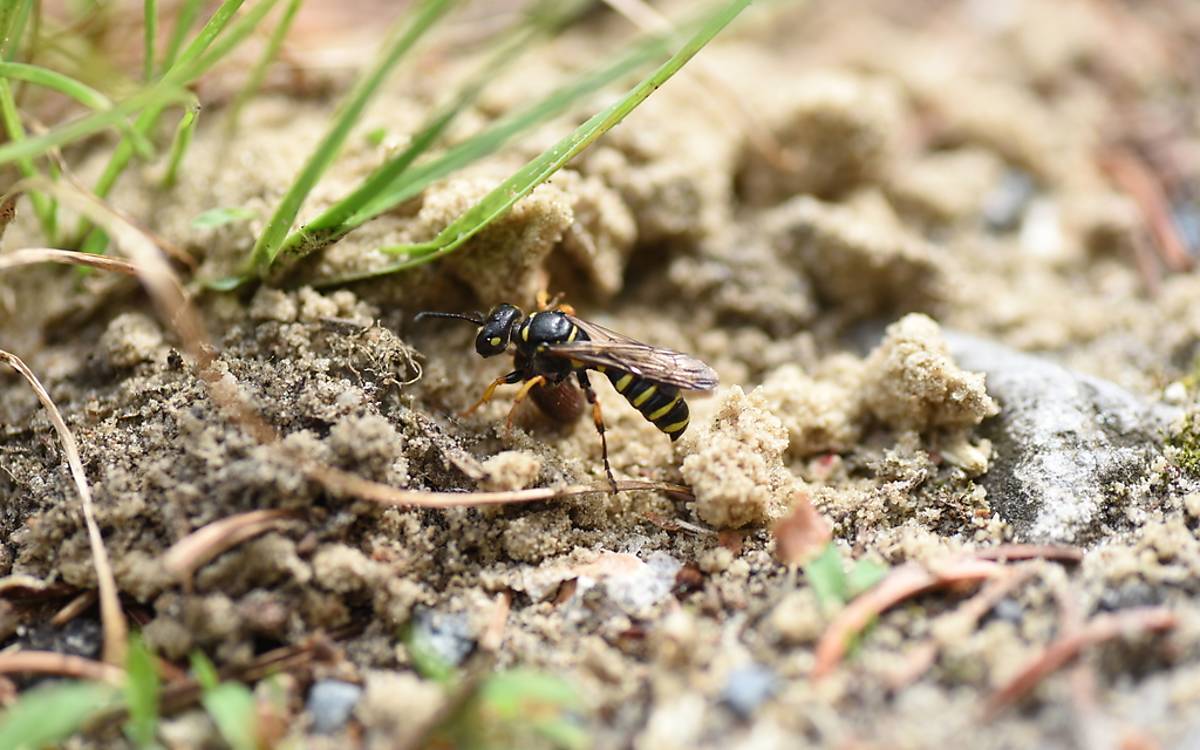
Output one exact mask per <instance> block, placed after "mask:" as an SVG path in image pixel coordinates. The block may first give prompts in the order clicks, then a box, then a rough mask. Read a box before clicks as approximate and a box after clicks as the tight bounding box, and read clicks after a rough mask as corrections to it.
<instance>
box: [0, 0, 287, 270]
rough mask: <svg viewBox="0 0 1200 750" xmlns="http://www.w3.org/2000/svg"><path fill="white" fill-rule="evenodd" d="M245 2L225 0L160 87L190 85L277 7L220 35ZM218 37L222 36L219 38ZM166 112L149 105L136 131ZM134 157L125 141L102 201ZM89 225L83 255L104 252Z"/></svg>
mask: <svg viewBox="0 0 1200 750" xmlns="http://www.w3.org/2000/svg"><path fill="white" fill-rule="evenodd" d="M242 2H243V0H225V2H223V3H222V4H221V6H220V7H219V8H218V9H217V10H216V12H214V13H213V15H212V16H211V17H210V18H209V20H208V22H207V23H205V24H204V26H203V27H202V28H201V29H200V32H199V33H198V34H197V35H196V38H195V39H193V40H192V41H191V43H190V44H188V46H187V48H185V49H184V50H183V52H181V53H180V54H179V56H178V59H177V60H176V62H175V64H174V65H173V66H172V67H171V68H170V69H169V70H168V71H167V72H166V73H164V74H163V77H162V79H161V81H160V84H163V85H176V84H178V85H186V84H187V83H188V82H190V81H192V80H195V79H196V78H198V77H200V76H201V75H202V74H203V73H204V72H205V71H207V70H208V69H209V68H211V67H212V66H213V65H215V64H216V63H217V62H219V61H220V60H222V59H223V58H224V57H225V56H226V55H227V54H228V53H229V52H230V50H232V49H233V48H234V47H235V46H236V45H238V44H240V43H241V42H242V41H243V40H244V39H245V38H246V37H247V36H249V34H250V32H252V31H253V30H254V29H255V27H257V25H258V23H259V22H260V21H261V20H262V18H263V17H264V16H265V15H266V14H267V13H269V12H270V11H271V9H272V8H273V7H274V6H275V3H276V2H277V0H262V1H261V2H259V3H258V4H257V5H255V7H254V8H253V9H251V11H250V12H249V13H247V14H246V15H245V16H244V17H243V18H241V19H239V21H238V22H237V23H235V24H234V25H233V26H232V27H230V29H229V32H228V33H226V34H224V35H223V36H220V35H221V32H223V31H224V30H225V28H226V26H228V25H229V23H230V21H231V20H232V19H233V16H234V14H236V13H237V10H238V8H239V7H241V5H242ZM218 36H220V38H219V39H218ZM214 42H215V43H214ZM210 47H211V49H210ZM165 109H166V105H165V104H160V103H153V104H151V105H149V106H147V107H146V109H144V110H143V111H142V112H140V113H139V114H138V117H137V120H135V122H134V125H133V128H134V130H135V131H137V132H138V133H140V134H143V135H144V134H148V133H150V132H151V131H152V130H153V128H154V126H155V125H156V124H157V123H158V118H159V117H160V116H161V115H162V113H163V111H164V110H165ZM0 150H2V149H0ZM131 156H132V151H131V145H130V143H129V142H128V141H127V140H122V141H121V142H120V143H118V144H117V147H116V149H114V151H113V155H112V157H111V158H110V159H109V163H108V165H107V166H106V167H105V170H104V172H103V174H101V175H100V179H99V180H98V181H97V183H96V186H95V187H94V188H93V192H94V193H95V194H96V195H98V196H100V197H101V198H103V197H106V196H107V195H108V193H109V191H110V190H111V189H112V186H113V185H114V184H115V183H116V180H117V178H118V177H120V175H121V173H122V172H124V171H125V168H126V167H127V166H128V165H129V159H130V157H131ZM88 226H89V225H88V224H87V223H86V222H80V227H79V232H78V234H80V235H84V234H85V233H87V236H86V239H85V240H84V242H83V246H82V248H81V249H82V250H83V251H84V252H91V253H98V252H103V251H104V248H105V246H106V245H107V244H108V242H107V239H106V238H105V236H104V234H103V233H102V232H100V231H98V230H94V231H91V232H90V233H88Z"/></svg>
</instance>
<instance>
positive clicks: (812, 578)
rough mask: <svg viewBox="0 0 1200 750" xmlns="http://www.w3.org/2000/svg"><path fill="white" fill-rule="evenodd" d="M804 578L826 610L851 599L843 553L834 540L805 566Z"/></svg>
mask: <svg viewBox="0 0 1200 750" xmlns="http://www.w3.org/2000/svg"><path fill="white" fill-rule="evenodd" d="M804 578H805V580H807V581H808V585H809V586H811V587H812V590H813V593H815V594H816V595H817V601H818V602H819V603H820V604H821V609H823V610H825V611H826V612H829V611H831V610H832V609H834V608H836V607H840V606H841V605H843V604H845V603H846V601H847V600H848V599H849V591H848V590H847V586H846V573H845V570H843V568H842V553H841V551H839V550H838V546H837V545H836V544H834V543H833V542H829V543H828V544H826V545H825V549H823V550H821V554H819V555H817V556H816V557H815V558H813V559H812V560H811V561H809V562H808V563H807V564H806V565H805V566H804Z"/></svg>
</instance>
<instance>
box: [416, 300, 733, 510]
mask: <svg viewBox="0 0 1200 750" xmlns="http://www.w3.org/2000/svg"><path fill="white" fill-rule="evenodd" d="M540 306H541V307H545V305H544V304H542V305H540ZM421 318H452V319H456V320H465V321H468V322H470V323H473V324H475V325H476V326H477V327H478V333H477V335H476V336H475V351H476V352H477V353H478V354H479V355H480V356H481V357H494V356H496V355H498V354H504V353H505V352H507V351H509V346H510V344H511V345H512V347H513V371H512V372H510V373H508V374H507V375H502V376H500V377H498V378H496V379H495V380H493V381H492V382H491V384H490V385H488V387H487V390H485V391H484V393H483V397H482V398H480V399H479V401H478V402H476V403H475V405H474V406H472V407H471V408H470V409H468V410H467V413H470V412H472V411H474V410H475V409H477V408H478V407H479V406H481V405H483V404H485V403H487V402H488V401H489V400H491V398H492V396H493V395H494V394H495V392H496V388H497V387H499V386H501V385H506V384H507V385H513V384H516V383H521V388H520V390H518V391H517V395H516V397H515V398H514V399H513V409H515V408H516V406H517V404H519V403H520V402H521V401H522V400H524V398H525V397H526V396H527V395H529V393H530V392H531V391H532V392H533V393H534V401H535V402H536V403H537V404H538V406H540V407H541V408H542V410H543V411H545V412H547V413H548V414H549V415H550V416H551V417H554V418H556V419H560V420H561V419H563V418H564V416H570V417H577V416H578V410H575V411H574V413H573V414H571V410H570V406H569V400H570V399H569V397H568V396H564V395H563V389H564V388H570V390H572V391H574V388H571V386H570V382H569V378H570V377H571V375H572V374H574V375H575V378H576V380H577V381H578V383H579V387H580V388H581V389H582V390H583V393H584V395H585V396H586V397H587V401H588V403H589V404H591V405H592V420H593V422H595V424H596V430H597V431H598V432H599V433H600V447H601V451H602V454H603V456H604V471H605V473H606V474H607V475H608V480H609V482H610V483H612V484H613V486H614V487H615V486H616V481H615V480H614V479H613V473H612V467H611V466H609V463H608V442H607V440H606V439H605V437H604V419H603V417H602V416H601V413H600V403H599V402H598V401H597V400H596V392H595V390H593V388H592V384H591V382H590V381H589V380H588V377H589V372H588V371H589V370H595V371H596V372H599V373H601V374H602V375H605V376H606V377H607V378H608V379H609V381H610V382H611V383H612V384H613V387H615V388H616V389H617V391H618V392H619V393H620V394H621V395H622V396H624V397H625V398H626V399H628V400H629V403H630V404H632V405H633V407H634V408H635V409H637V410H638V411H640V412H641V413H642V415H643V416H645V417H646V419H648V420H650V422H652V423H653V424H654V426H655V427H657V428H658V429H660V430H662V431H663V432H665V433H667V435H669V436H670V438H671V440H672V441H674V440H677V439H678V438H679V436H680V435H682V434H683V432H684V430H686V429H687V426H688V406H687V402H685V401H684V400H683V395H682V394H681V393H680V391H681V390H699V391H707V390H711V389H713V388H716V387H717V374H716V373H715V372H713V369H712V368H711V367H709V366H708V365H706V364H704V363H703V362H701V361H700V360H698V359H696V358H694V357H690V356H688V355H686V354H680V353H679V352H675V351H671V350H670V349H664V348H662V347H658V346H651V345H650V344H643V343H642V342H640V341H635V340H634V339H631V338H629V337H628V336H623V335H621V334H619V333H617V332H615V331H610V330H609V329H607V328H604V327H603V326H599V325H596V324H595V323H592V322H589V321H587V320H583V319H582V318H577V317H575V315H574V310H573V309H571V308H570V307H568V306H566V305H558V306H555V307H554V308H553V309H542V310H539V311H538V312H534V313H531V314H530V315H529V316H528V317H526V316H525V314H524V313H523V312H522V311H521V309H520V308H518V307H516V306H515V305H510V304H501V305H497V306H496V307H493V308H492V310H491V312H489V313H488V314H487V315H486V316H484V315H479V314H476V315H463V314H460V313H441V312H423V313H420V314H419V315H417V319H418V320H419V319H421ZM575 393H577V391H576V392H575ZM564 404H565V406H564ZM564 412H566V414H564ZM512 418H513V412H512V411H510V412H509V415H508V423H509V424H510V425H511V424H512Z"/></svg>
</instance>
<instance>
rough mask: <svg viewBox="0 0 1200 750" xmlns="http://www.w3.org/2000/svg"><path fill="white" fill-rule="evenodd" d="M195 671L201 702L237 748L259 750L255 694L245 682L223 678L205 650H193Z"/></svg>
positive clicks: (193, 671) (232, 745)
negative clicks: (200, 692) (226, 680)
mask: <svg viewBox="0 0 1200 750" xmlns="http://www.w3.org/2000/svg"><path fill="white" fill-rule="evenodd" d="M192 673H193V674H194V675H195V676H196V681H197V682H199V683H200V689H201V690H202V691H203V692H202V695H201V698H200V703H201V704H202V705H203V706H204V710H205V711H207V712H208V715H209V716H211V717H212V720H213V723H214V724H216V725H217V730H218V731H219V732H220V733H221V737H222V738H224V740H225V741H226V742H228V743H229V746H230V747H232V748H233V750H258V726H257V712H256V710H255V705H254V695H253V694H252V693H251V692H250V690H249V689H248V688H247V687H246V686H245V685H242V684H241V683H237V682H221V681H220V678H219V677H218V676H217V670H216V668H215V667H214V666H213V664H212V662H211V661H209V660H208V658H207V657H206V656H204V654H201V653H199V652H196V653H194V654H192Z"/></svg>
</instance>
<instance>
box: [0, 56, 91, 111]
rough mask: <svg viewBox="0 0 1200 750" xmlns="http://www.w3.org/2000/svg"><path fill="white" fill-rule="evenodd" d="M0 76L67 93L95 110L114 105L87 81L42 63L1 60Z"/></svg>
mask: <svg viewBox="0 0 1200 750" xmlns="http://www.w3.org/2000/svg"><path fill="white" fill-rule="evenodd" d="M0 78H8V79H12V80H17V81H28V82H29V83H32V84H35V85H37V86H42V87H44V88H48V89H51V90H53V91H57V92H59V93H60V94H66V95H67V96H69V97H71V98H72V99H74V100H75V101H77V102H79V103H80V104H82V105H83V106H85V107H88V108H90V109H95V110H105V109H108V108H110V107H112V102H111V101H109V99H108V97H107V96H105V95H104V94H101V93H100V92H99V91H97V90H96V89H94V88H92V87H91V86H88V85H87V84H86V83H83V82H81V81H77V80H75V79H74V78H71V77H70V76H66V75H63V74H62V73H58V72H55V71H53V70H50V69H49V68H43V67H41V66H40V65H28V64H26V63H16V62H0Z"/></svg>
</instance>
